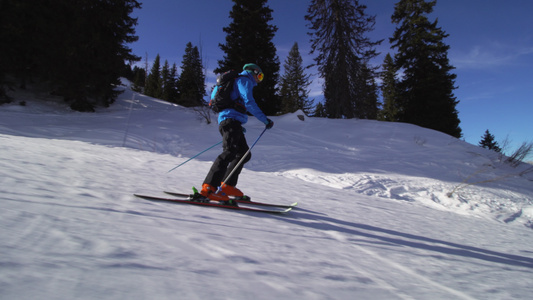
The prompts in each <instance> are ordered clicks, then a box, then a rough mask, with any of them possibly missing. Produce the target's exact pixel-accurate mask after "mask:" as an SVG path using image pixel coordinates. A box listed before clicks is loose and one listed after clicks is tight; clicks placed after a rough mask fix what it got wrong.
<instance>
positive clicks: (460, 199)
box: [0, 86, 533, 300]
mask: <svg viewBox="0 0 533 300" xmlns="http://www.w3.org/2000/svg"><path fill="white" fill-rule="evenodd" d="M121 88H122V89H124V90H125V91H124V93H123V94H122V95H121V96H120V97H119V99H118V100H117V101H116V103H114V104H113V105H112V106H111V107H110V108H108V109H99V110H98V112H97V113H92V114H88V113H77V112H73V111H71V110H70V109H68V107H67V106H66V105H65V104H64V103H62V102H61V101H59V100H58V99H55V98H53V97H50V96H48V95H46V94H43V93H41V94H39V93H37V94H36V93H34V92H27V91H16V93H15V94H16V101H14V102H13V103H11V104H6V105H3V106H0V155H1V160H0V200H1V201H0V226H1V227H2V230H1V233H0V234H1V235H0V238H1V241H2V243H1V244H0V253H1V255H0V298H1V299H256V300H259V299H531V295H532V294H533V231H532V228H533V182H532V181H533V172H527V170H528V168H531V166H530V165H527V164H523V165H520V166H519V167H517V168H512V167H511V166H509V165H508V164H505V163H503V158H501V157H499V156H498V154H497V153H494V152H492V151H488V150H486V149H482V148H480V147H477V146H474V145H470V144H468V143H466V142H464V141H461V140H458V139H455V138H452V137H450V136H448V135H445V134H442V133H440V132H436V131H432V130H428V129H424V128H420V127H417V126H414V125H409V124H401V123H389V122H378V121H369V120H331V119H322V118H308V117H305V118H304V120H303V121H302V120H300V118H299V117H298V116H299V115H301V112H296V113H294V114H288V115H284V116H279V117H272V119H273V121H274V122H275V125H274V128H273V129H271V130H268V131H266V133H265V134H264V135H263V137H262V138H261V139H260V140H259V141H258V143H257V144H256V146H255V147H254V148H253V150H252V153H253V157H252V160H251V161H250V162H249V163H248V164H246V166H245V169H244V170H243V173H242V174H241V177H240V180H239V185H238V186H239V187H240V188H241V189H242V190H243V191H244V192H245V193H246V194H248V195H250V196H251V197H252V199H255V200H258V201H262V202H271V203H280V204H288V203H291V202H294V201H298V203H299V204H298V207H297V208H295V209H293V210H292V211H291V212H289V213H288V214H285V215H268V214H260V213H251V212H239V211H231V210H224V209H218V208H207V207H199V206H192V205H185V204H173V203H166V202H153V201H148V200H144V199H141V198H137V197H135V196H133V194H134V193H143V194H150V195H154V196H164V195H165V194H164V193H163V191H165V190H170V191H177V192H189V191H191V187H192V186H196V187H199V186H201V184H202V181H203V179H204V177H205V175H206V173H207V171H208V169H209V167H210V166H211V162H212V161H213V160H214V158H215V157H216V156H217V155H218V153H219V151H220V146H217V147H214V148H213V149H212V150H209V151H206V152H205V153H204V154H202V155H200V156H198V157H197V158H195V159H193V160H191V161H189V162H187V163H186V164H184V165H183V166H180V167H179V168H176V169H175V170H173V171H172V172H168V171H169V170H170V169H172V168H174V167H175V166H177V165H178V164H180V163H183V162H185V161H186V160H188V159H189V158H191V157H193V156H195V155H196V154H198V153H199V152H201V151H203V150H204V149H207V148H208V147H211V146H212V145H214V144H216V143H218V142H220V141H221V137H220V135H219V133H218V126H217V124H216V121H215V117H214V116H212V120H213V123H211V124H207V122H206V121H205V120H204V119H203V118H202V117H200V116H199V115H198V113H197V112H195V111H194V110H193V109H189V108H184V107H181V106H177V105H173V104H169V103H166V102H163V101H160V100H157V99H153V98H150V97H146V96H143V95H140V94H138V93H134V92H132V91H131V90H130V89H129V87H127V86H123V87H121ZM21 101H24V104H25V105H20V104H19V103H20V102H21ZM245 127H246V129H247V133H246V136H247V139H248V142H249V144H251V143H253V141H255V139H256V138H257V137H258V136H259V134H260V133H261V131H262V130H263V128H264V125H263V124H261V123H260V122H258V121H257V120H255V119H254V118H253V117H252V118H250V122H249V123H248V124H246V126H245ZM167 196H168V195H167Z"/></svg>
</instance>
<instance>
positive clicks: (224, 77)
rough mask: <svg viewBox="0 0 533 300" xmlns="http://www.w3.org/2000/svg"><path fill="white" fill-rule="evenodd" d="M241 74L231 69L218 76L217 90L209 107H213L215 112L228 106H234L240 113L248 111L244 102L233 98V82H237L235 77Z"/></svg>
mask: <svg viewBox="0 0 533 300" xmlns="http://www.w3.org/2000/svg"><path fill="white" fill-rule="evenodd" d="M240 76H241V75H240V74H239V72H237V71H235V70H231V71H227V72H226V73H223V74H220V75H219V76H218V77H217V84H216V86H217V92H216V94H215V97H213V99H211V101H209V107H211V109H212V110H213V111H214V112H216V113H219V112H221V111H223V110H224V109H227V108H233V109H235V110H236V111H238V112H240V113H245V112H246V108H245V107H244V105H243V104H240V103H238V101H237V100H238V99H236V100H232V99H231V91H232V90H233V84H234V83H235V79H237V78H238V77H240Z"/></svg>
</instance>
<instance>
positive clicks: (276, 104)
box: [215, 0, 280, 115]
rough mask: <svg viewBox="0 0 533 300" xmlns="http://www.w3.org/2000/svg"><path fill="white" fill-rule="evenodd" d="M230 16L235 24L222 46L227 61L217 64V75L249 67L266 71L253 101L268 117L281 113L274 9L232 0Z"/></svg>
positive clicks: (258, 1)
mask: <svg viewBox="0 0 533 300" xmlns="http://www.w3.org/2000/svg"><path fill="white" fill-rule="evenodd" d="M232 1H233V2H234V5H233V8H232V10H231V12H230V14H229V16H230V18H231V19H232V22H231V23H230V25H229V26H228V27H224V32H225V33H226V34H227V35H226V43H225V44H220V45H219V46H220V49H222V51H224V53H225V55H224V59H222V60H219V61H218V68H217V69H215V73H217V74H220V73H223V72H225V71H229V70H242V67H243V66H244V65H245V64H247V63H255V64H257V65H258V66H259V67H261V69H262V70H263V73H264V74H265V79H263V81H262V82H261V83H260V84H259V85H258V86H256V87H255V88H254V99H255V101H256V102H257V104H258V105H259V107H260V108H261V110H263V112H264V113H265V114H267V115H274V114H276V113H277V112H278V111H279V110H280V100H279V97H278V96H277V92H276V84H277V82H278V78H279V58H278V56H277V55H276V47H275V45H274V43H273V42H272V39H273V38H274V34H275V33H276V31H277V30H278V28H277V27H276V26H274V25H270V24H269V22H271V21H272V20H273V18H272V9H270V8H269V7H268V6H267V5H266V2H267V0H232Z"/></svg>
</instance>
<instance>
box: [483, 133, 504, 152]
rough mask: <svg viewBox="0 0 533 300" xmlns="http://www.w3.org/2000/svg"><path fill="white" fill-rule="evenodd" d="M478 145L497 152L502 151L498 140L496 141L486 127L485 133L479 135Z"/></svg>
mask: <svg viewBox="0 0 533 300" xmlns="http://www.w3.org/2000/svg"><path fill="white" fill-rule="evenodd" d="M479 146H480V147H483V148H485V149H489V150H494V151H496V152H498V153H501V152H502V149H501V148H500V146H499V145H498V142H496V140H495V138H494V135H492V134H491V133H490V132H489V130H488V129H487V130H486V131H485V134H484V135H483V136H482V137H481V141H479Z"/></svg>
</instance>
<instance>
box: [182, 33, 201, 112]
mask: <svg viewBox="0 0 533 300" xmlns="http://www.w3.org/2000/svg"><path fill="white" fill-rule="evenodd" d="M178 89H179V91H180V98H179V101H178V103H179V104H180V105H183V106H186V107H195V106H202V105H204V96H205V95H206V92H205V76H204V72H203V66H202V59H201V58H200V52H199V51H198V47H196V46H194V47H193V46H192V43H191V42H189V43H187V46H186V47H185V54H184V55H183V61H182V64H181V74H180V78H179V80H178Z"/></svg>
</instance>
